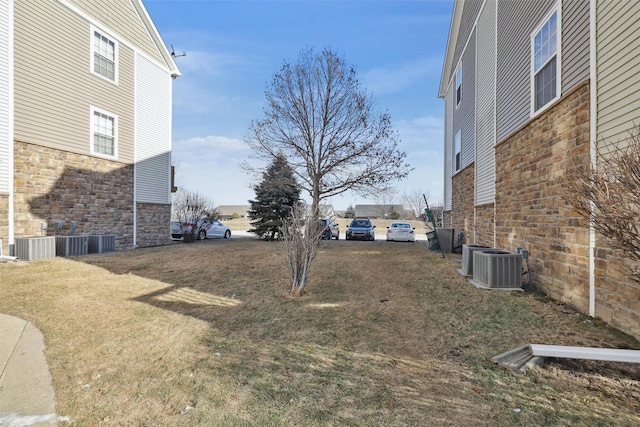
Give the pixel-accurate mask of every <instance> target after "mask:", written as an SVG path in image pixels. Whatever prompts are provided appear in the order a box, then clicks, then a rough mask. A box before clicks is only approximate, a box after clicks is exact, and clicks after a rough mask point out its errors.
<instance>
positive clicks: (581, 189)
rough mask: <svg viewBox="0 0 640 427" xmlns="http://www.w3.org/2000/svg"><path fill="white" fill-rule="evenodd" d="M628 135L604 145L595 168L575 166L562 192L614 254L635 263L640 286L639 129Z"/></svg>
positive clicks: (565, 198) (583, 165) (634, 275)
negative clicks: (622, 139) (613, 142)
mask: <svg viewBox="0 0 640 427" xmlns="http://www.w3.org/2000/svg"><path fill="white" fill-rule="evenodd" d="M629 134H630V137H629V138H628V139H627V140H624V141H619V142H618V143H615V144H605V143H604V141H603V142H602V143H601V144H600V145H599V148H598V153H597V159H598V160H597V164H596V165H595V166H593V165H590V164H584V163H583V164H574V165H573V167H572V168H570V169H569V170H568V171H567V173H566V174H565V179H564V182H563V186H562V188H563V192H564V193H563V198H564V200H565V201H566V202H567V203H569V204H570V205H571V206H572V207H573V208H574V209H575V210H576V212H577V213H578V215H580V216H581V217H582V218H584V219H586V220H588V221H589V222H590V223H591V224H592V225H593V228H594V229H595V231H596V232H598V233H600V234H601V235H602V236H604V239H605V240H606V241H607V242H608V244H609V246H610V247H611V249H612V250H613V251H614V253H616V254H617V255H619V256H620V257H621V258H623V259H627V260H629V261H632V264H633V265H632V266H631V267H630V268H631V274H632V277H633V278H634V279H635V280H636V281H638V282H640V268H639V265H640V126H635V127H634V128H633V129H632V130H631V131H630V132H629ZM576 163H577V162H576ZM585 163H586V162H585Z"/></svg>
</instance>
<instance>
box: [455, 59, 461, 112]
mask: <svg viewBox="0 0 640 427" xmlns="http://www.w3.org/2000/svg"><path fill="white" fill-rule="evenodd" d="M454 96H455V97H456V108H457V107H458V105H460V103H462V61H460V63H459V64H458V67H457V68H456V91H455V95H454Z"/></svg>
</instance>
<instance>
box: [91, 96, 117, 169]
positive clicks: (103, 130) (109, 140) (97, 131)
mask: <svg viewBox="0 0 640 427" xmlns="http://www.w3.org/2000/svg"><path fill="white" fill-rule="evenodd" d="M91 153H92V154H97V155H99V156H102V157H112V158H117V157H118V117H117V116H116V115H115V114H111V113H109V112H107V111H101V110H98V109H97V108H95V107H91Z"/></svg>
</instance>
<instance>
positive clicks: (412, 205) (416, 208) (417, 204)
mask: <svg viewBox="0 0 640 427" xmlns="http://www.w3.org/2000/svg"><path fill="white" fill-rule="evenodd" d="M425 194H426V193H425V191H424V190H422V189H413V190H411V191H409V192H404V193H402V202H403V204H404V205H405V206H406V207H407V208H408V209H410V210H412V211H413V213H414V215H415V216H416V218H419V219H423V220H424V219H425V212H424V209H425V208H426V207H427V204H426V203H425V201H424V199H425V197H426V198H427V199H428V198H429V196H428V195H426V196H425Z"/></svg>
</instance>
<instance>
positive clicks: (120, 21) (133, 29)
mask: <svg viewBox="0 0 640 427" xmlns="http://www.w3.org/2000/svg"><path fill="white" fill-rule="evenodd" d="M132 1H137V0H131V1H129V0H117V1H114V0H110V1H109V2H108V3H107V2H102V1H96V0H70V3H73V4H74V5H75V6H76V7H78V8H79V9H81V10H82V11H84V12H85V13H87V14H88V15H90V16H92V17H94V19H96V21H98V22H100V23H101V24H102V25H103V26H105V27H107V28H109V29H111V30H112V31H113V32H114V33H115V34H116V35H117V36H119V37H123V38H124V39H125V40H127V41H129V42H130V43H132V44H133V45H135V46H136V48H138V49H140V50H142V51H143V52H144V53H146V54H147V55H149V56H150V57H151V58H153V59H154V60H156V61H159V62H160V63H162V64H164V63H165V62H164V59H163V58H162V55H161V54H160V52H159V51H158V48H157V47H156V45H155V44H154V43H153V40H152V38H151V37H150V35H149V33H148V31H147V29H146V27H145V26H144V24H143V23H142V21H141V19H140V16H139V15H138V13H137V12H136V10H135V8H134V7H133V5H132V4H131V3H132Z"/></svg>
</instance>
